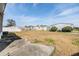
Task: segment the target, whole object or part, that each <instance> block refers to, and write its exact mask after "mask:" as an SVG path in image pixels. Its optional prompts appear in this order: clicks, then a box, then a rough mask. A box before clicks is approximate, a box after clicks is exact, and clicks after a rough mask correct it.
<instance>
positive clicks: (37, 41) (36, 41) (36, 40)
mask: <svg viewBox="0 0 79 59" xmlns="http://www.w3.org/2000/svg"><path fill="white" fill-rule="evenodd" d="M32 43H42V41H40V40H38V39H35V40H34V41H33V42H32Z"/></svg>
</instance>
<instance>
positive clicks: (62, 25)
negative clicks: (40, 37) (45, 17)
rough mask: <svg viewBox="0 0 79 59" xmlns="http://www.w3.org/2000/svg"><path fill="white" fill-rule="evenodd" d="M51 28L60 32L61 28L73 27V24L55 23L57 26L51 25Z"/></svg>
mask: <svg viewBox="0 0 79 59" xmlns="http://www.w3.org/2000/svg"><path fill="white" fill-rule="evenodd" d="M52 26H55V27H57V29H58V30H62V28H64V27H66V26H70V27H72V28H73V27H74V25H73V24H71V23H57V24H53V25H52Z"/></svg>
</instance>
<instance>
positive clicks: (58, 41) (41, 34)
mask: <svg viewBox="0 0 79 59" xmlns="http://www.w3.org/2000/svg"><path fill="white" fill-rule="evenodd" d="M15 34H16V35H17V36H19V37H21V38H23V39H25V40H27V39H28V41H30V42H32V43H36V44H45V45H51V46H55V47H56V49H55V53H54V55H57V56H59V55H61V56H63V55H73V54H75V53H78V52H79V33H78V32H77V33H75V32H69V33H68V32H67V33H66V32H48V31H22V32H15ZM77 41H78V42H77Z"/></svg>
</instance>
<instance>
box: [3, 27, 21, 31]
mask: <svg viewBox="0 0 79 59" xmlns="http://www.w3.org/2000/svg"><path fill="white" fill-rule="evenodd" d="M5 31H7V32H20V31H22V29H21V28H19V27H15V26H11V27H3V32H5Z"/></svg>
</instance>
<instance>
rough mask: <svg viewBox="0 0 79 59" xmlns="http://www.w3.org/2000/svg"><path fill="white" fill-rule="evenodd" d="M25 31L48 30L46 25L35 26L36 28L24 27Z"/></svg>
mask: <svg viewBox="0 0 79 59" xmlns="http://www.w3.org/2000/svg"><path fill="white" fill-rule="evenodd" d="M25 30H45V31H46V30H48V26H46V25H36V26H32V25H31V26H25Z"/></svg>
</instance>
